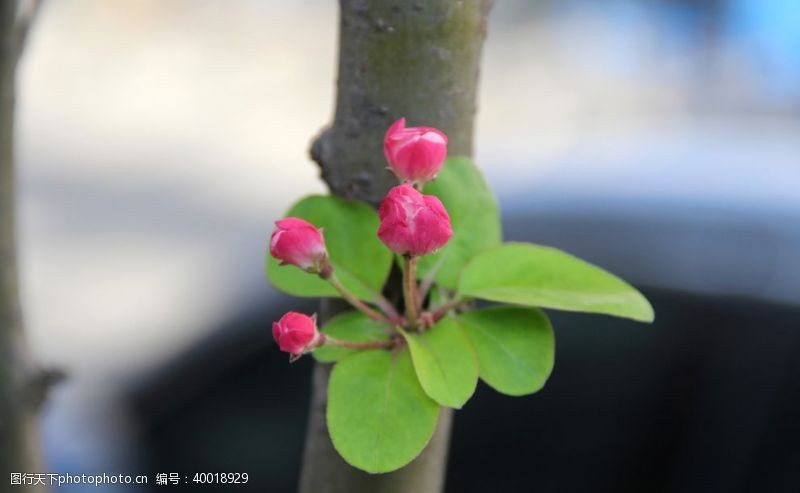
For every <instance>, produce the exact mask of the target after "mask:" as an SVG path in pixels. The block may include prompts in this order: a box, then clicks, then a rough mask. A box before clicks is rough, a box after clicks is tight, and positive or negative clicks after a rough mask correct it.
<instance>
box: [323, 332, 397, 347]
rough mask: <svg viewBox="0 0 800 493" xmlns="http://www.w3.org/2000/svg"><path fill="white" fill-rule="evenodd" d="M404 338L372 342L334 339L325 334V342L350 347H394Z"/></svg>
mask: <svg viewBox="0 0 800 493" xmlns="http://www.w3.org/2000/svg"><path fill="white" fill-rule="evenodd" d="M402 341H403V339H402V338H396V337H393V338H391V339H385V340H380V341H370V342H353V341H342V340H340V339H334V338H333V337H331V336H329V335H325V340H324V343H323V344H330V345H331V346H338V347H344V348H348V349H381V348H392V347H395V346H399V345H401V344H402Z"/></svg>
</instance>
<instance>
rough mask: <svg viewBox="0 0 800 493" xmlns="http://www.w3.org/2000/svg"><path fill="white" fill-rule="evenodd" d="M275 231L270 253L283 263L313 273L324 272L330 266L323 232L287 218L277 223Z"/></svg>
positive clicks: (297, 220)
mask: <svg viewBox="0 0 800 493" xmlns="http://www.w3.org/2000/svg"><path fill="white" fill-rule="evenodd" d="M275 226H276V228H275V231H273V232H272V237H271V238H270V240H269V253H270V255H272V256H273V257H275V258H276V259H278V260H280V261H281V265H285V264H291V265H296V266H298V267H300V268H301V269H303V270H305V271H307V272H311V273H319V272H323V271H324V270H325V269H326V268H327V266H328V251H327V250H326V249H325V240H324V239H323V238H322V231H320V230H318V229H317V228H315V227H314V225H313V224H311V223H309V222H307V221H304V220H302V219H298V218H296V217H287V218H284V219H281V220H280V221H276V222H275Z"/></svg>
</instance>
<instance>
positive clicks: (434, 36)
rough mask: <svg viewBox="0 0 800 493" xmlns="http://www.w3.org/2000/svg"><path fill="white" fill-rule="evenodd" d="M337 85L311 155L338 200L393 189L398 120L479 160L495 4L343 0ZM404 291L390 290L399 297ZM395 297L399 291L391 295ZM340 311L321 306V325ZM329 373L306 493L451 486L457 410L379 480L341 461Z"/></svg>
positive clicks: (433, 490)
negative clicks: (392, 142) (426, 129)
mask: <svg viewBox="0 0 800 493" xmlns="http://www.w3.org/2000/svg"><path fill="white" fill-rule="evenodd" d="M339 3H340V25H339V78H338V83H337V101H336V112H335V115H334V120H333V123H332V124H331V125H330V126H329V127H327V128H326V129H325V130H323V132H322V133H321V134H320V135H319V136H318V137H317V139H316V140H315V141H314V142H313V144H312V147H311V156H312V158H313V159H314V161H316V162H317V164H318V165H319V167H320V169H321V172H322V178H323V179H324V180H325V182H327V184H328V186H329V187H330V189H331V192H332V193H333V194H335V195H338V196H341V197H346V198H350V199H356V200H362V201H365V202H368V203H371V204H373V205H377V204H378V203H379V202H380V201H381V199H382V198H383V197H384V195H385V194H386V192H387V191H388V190H389V188H391V187H392V186H394V185H396V184H397V182H396V178H395V177H394V175H393V174H392V173H390V172H388V171H387V170H386V161H385V159H384V157H383V136H384V133H385V132H386V129H387V128H389V125H391V124H392V123H393V122H394V121H395V120H396V119H398V118H400V117H403V116H404V117H406V118H407V120H408V122H407V123H408V125H409V126H417V125H425V126H433V127H437V128H439V129H441V130H443V131H444V132H445V133H446V134H447V135H448V138H449V145H448V150H449V154H450V155H460V156H469V155H471V154H472V134H473V126H474V117H475V112H476V109H477V105H476V95H477V88H478V73H479V69H480V58H481V50H482V47H483V40H484V38H485V37H486V22H487V16H488V13H489V9H490V7H491V0H426V1H422V0H419V1H400V0H394V1H392V0H340V2H339ZM398 288H399V287H398V286H389V287H388V289H389V290H390V291H392V292H393V293H395V294H396V293H397V292H398ZM389 294H390V297H393V296H391V294H392V293H389ZM338 309H340V306H339V305H337V303H335V302H326V303H323V306H322V319H323V320H324V319H325V318H326V315H330V314H332V313H334V312H336V311H338ZM330 371H331V367H330V365H322V364H317V365H316V367H315V368H314V377H313V382H312V398H311V409H310V415H309V423H308V429H307V436H306V445H305V455H304V458H303V469H302V475H301V478H300V492H301V493H362V492H363V493H437V492H440V491H442V490H443V488H444V478H445V472H446V466H447V449H448V445H449V438H450V428H451V423H452V411H451V410H449V409H442V411H441V413H440V415H439V422H438V425H437V429H436V432H435V433H434V436H433V438H432V439H431V441H430V443H429V444H428V446H427V447H426V449H425V450H424V451H423V452H422V454H421V455H420V456H419V457H417V458H416V459H414V461H412V462H411V463H410V464H409V465H407V466H406V467H404V468H402V469H400V470H398V471H395V472H391V473H387V474H378V475H371V474H367V473H365V472H362V471H360V470H357V469H355V468H353V467H351V466H349V465H348V464H347V463H345V462H344V460H343V459H342V458H341V457H340V456H339V454H338V453H337V452H336V451H335V450H334V448H333V445H332V444H331V441H330V438H329V435H328V429H327V426H326V423H325V409H326V402H327V387H328V378H329V376H330Z"/></svg>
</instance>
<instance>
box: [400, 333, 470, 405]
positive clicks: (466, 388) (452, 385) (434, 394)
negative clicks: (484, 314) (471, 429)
mask: <svg viewBox="0 0 800 493" xmlns="http://www.w3.org/2000/svg"><path fill="white" fill-rule="evenodd" d="M401 332H402V334H403V336H404V337H405V338H406V341H407V342H408V348H409V349H410V350H411V359H412V361H413V362H414V369H415V370H416V372H417V378H419V382H420V384H421V385H422V388H423V389H424V390H425V392H426V393H427V394H428V395H429V396H430V398H431V399H433V400H435V401H436V402H438V403H439V404H441V405H443V406H448V407H454V408H456V409H460V408H461V406H463V405H464V404H466V402H467V401H468V400H469V398H470V397H472V394H473V393H474V392H475V386H476V385H477V384H478V362H477V360H476V357H475V351H474V350H473V349H472V346H471V345H470V343H469V340H468V339H467V338H466V337H465V336H464V332H463V331H462V330H461V328H460V327H459V326H458V325H457V324H456V323H455V322H454V321H453V320H452V319H450V318H444V319H442V320H440V321H439V323H437V324H436V325H435V326H433V327H431V329H430V330H428V331H426V332H424V333H422V334H418V333H415V332H405V331H401Z"/></svg>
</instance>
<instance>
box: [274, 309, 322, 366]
mask: <svg viewBox="0 0 800 493" xmlns="http://www.w3.org/2000/svg"><path fill="white" fill-rule="evenodd" d="M272 337H274V338H275V342H277V343H278V347H279V348H280V349H281V351H284V352H287V353H290V354H293V355H301V354H303V353H306V352H308V351H311V350H312V349H314V348H316V347H317V346H319V345H320V344H321V343H322V341H323V336H322V335H321V334H320V333H319V331H318V330H317V316H316V315H312V316H310V317H309V316H308V315H304V314H302V313H298V312H287V313H286V314H285V315H284V316H283V317H281V319H280V320H278V321H277V322H273V323H272Z"/></svg>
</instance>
